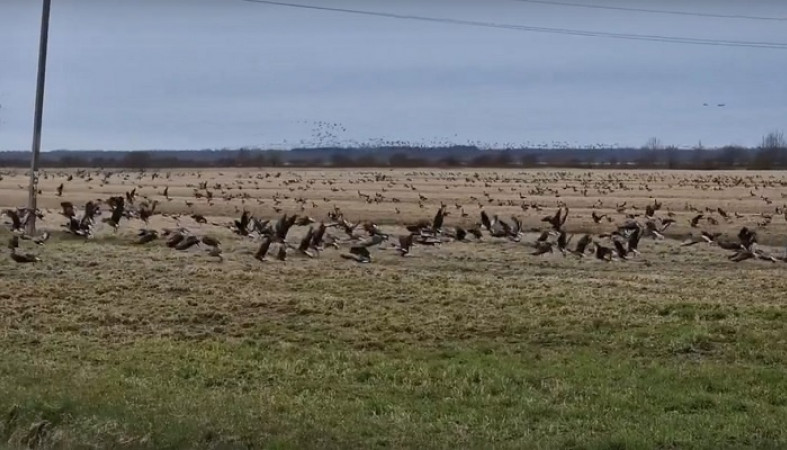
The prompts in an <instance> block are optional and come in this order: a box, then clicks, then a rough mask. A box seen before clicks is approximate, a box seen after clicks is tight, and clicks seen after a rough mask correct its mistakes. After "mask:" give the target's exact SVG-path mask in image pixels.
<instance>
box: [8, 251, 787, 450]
mask: <svg viewBox="0 0 787 450" xmlns="http://www.w3.org/2000/svg"><path fill="white" fill-rule="evenodd" d="M227 245H228V250H227V261H225V262H224V263H222V264H219V263H214V262H211V260H210V258H208V257H207V256H204V255H200V254H196V255H195V254H178V253H176V252H173V251H170V250H169V249H165V248H162V246H161V245H154V246H152V247H145V248H138V247H133V246H130V245H127V244H124V243H123V239H122V238H121V239H117V240H114V241H113V242H106V241H102V240H98V241H94V242H89V243H81V242H74V241H69V240H63V241H56V242H53V243H52V244H51V245H49V246H47V247H46V248H44V249H43V250H41V256H42V258H43V259H44V261H43V262H42V263H41V264H39V265H35V266H19V265H12V263H11V262H10V261H7V258H2V261H1V262H0V270H2V274H3V275H2V278H0V287H2V289H0V291H2V292H4V293H5V294H3V295H2V298H0V330H2V332H0V358H1V359H0V360H1V361H2V363H1V364H0V443H2V444H0V446H2V445H8V446H10V447H11V448H16V447H19V448H24V447H25V446H29V447H37V448H151V449H152V448H155V449H166V448H172V449H176V448H209V449H224V448H226V449H234V448H239V449H240V448H517V449H519V448H578V449H579V448H583V449H584V448H587V449H602V448H603V449H612V448H681V449H683V448H714V449H719V448H735V449H738V448H758V449H761V448H784V447H785V446H787V429H786V428H785V427H784V418H785V417H787V394H785V393H787V373H785V372H784V370H783V367H784V365H785V363H787V346H785V341H787V327H785V326H784V315H783V310H782V308H783V293H784V292H785V288H787V281H785V279H784V277H783V275H782V274H783V270H784V266H783V265H773V264H766V263H759V262H751V264H745V265H744V264H740V265H733V264H731V263H727V262H726V261H725V260H724V253H723V252H720V251H718V250H713V249H708V248H705V247H703V248H699V247H694V248H692V249H691V250H688V251H685V250H681V249H679V248H677V247H675V244H673V243H665V242H660V243H655V244H654V243H651V242H650V241H648V242H644V243H643V253H644V254H645V257H646V258H647V259H648V260H649V261H650V263H651V264H650V265H645V264H643V263H641V262H628V263H611V264H604V263H598V262H595V261H590V260H588V261H582V262H580V261H577V260H576V259H574V258H566V259H564V258H562V257H560V256H552V257H547V258H536V257H532V256H530V255H528V254H527V253H528V250H527V248H526V247H523V246H522V244H520V245H515V244H511V243H496V242H488V243H484V244H470V245H461V244H449V245H446V246H443V247H442V248H434V249H431V248H430V249H427V248H421V247H419V248H417V249H416V251H415V252H414V256H413V257H412V258H409V259H401V258H398V257H396V256H394V255H393V254H392V253H387V252H378V255H379V256H378V257H377V260H376V262H375V263H374V264H372V265H368V266H360V265H355V264H352V263H347V262H344V261H340V260H339V259H338V258H337V257H336V254H335V253H331V252H326V253H325V254H324V255H323V256H322V257H321V258H320V259H319V260H303V259H295V258H293V259H292V260H290V261H287V262H286V263H284V264H282V263H278V262H269V263H265V264H260V263H256V262H255V261H253V260H252V259H251V257H250V256H249V255H246V254H244V253H243V252H244V251H245V250H247V249H250V248H251V244H244V243H240V242H237V241H233V242H228V243H227ZM91 259H94V260H96V261H97V264H95V265H94V267H88V264H89V261H90V260H91ZM698 262H701V263H698Z"/></svg>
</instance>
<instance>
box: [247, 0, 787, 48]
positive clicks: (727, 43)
mask: <svg viewBox="0 0 787 450" xmlns="http://www.w3.org/2000/svg"><path fill="white" fill-rule="evenodd" d="M241 1H245V2H248V3H260V4H265V5H271V6H282V7H286V8H295V9H308V10H315V11H329V12H336V13H345V14H354V15H361V16H373V17H385V18H389V19H400V20H414V21H420V22H432V23H442V24H450V25H462V26H472V27H479V28H495V29H505V30H516V31H527V32H533V33H548V34H563V35H570V36H588V37H602V38H610V39H626V40H633V41H649V42H663V43H672V44H689V45H712V46H719V47H748V48H765V49H773V50H787V43H782V42H758V41H739V40H724V39H703V38H691V37H681V36H662V35H652V34H630V33H610V32H604V31H589V30H577V29H572V28H549V27H534V26H527V25H514V24H505V23H495V22H481V21H476V20H461V19H448V18H440V17H428V16H416V15H411V14H396V13H387V12H378V11H369V10H360V9H349V8H335V7H328V6H316V5H305V4H301V3H286V2H279V1H273V0H241Z"/></svg>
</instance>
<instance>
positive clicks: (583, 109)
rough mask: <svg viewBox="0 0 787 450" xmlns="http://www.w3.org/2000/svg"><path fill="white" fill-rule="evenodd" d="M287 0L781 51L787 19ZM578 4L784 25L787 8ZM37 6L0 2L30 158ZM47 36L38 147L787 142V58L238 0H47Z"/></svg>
mask: <svg viewBox="0 0 787 450" xmlns="http://www.w3.org/2000/svg"><path fill="white" fill-rule="evenodd" d="M283 1H289V0H283ZM293 2H295V3H308V4H314V5H325V6H336V7H342V8H358V9H365V10H373V11H384V12H392V13H401V14H413V15H422V16H432V17H445V18H452V19H462V20H476V21H488V22H497V23H506V24H517V25H532V26H541V27H559V28H575V29H582V30H594V31H607V32H616V33H637V34H659V35H669V36H685V37H701V38H710V39H728V40H730V39H734V40H746V41H770V42H782V43H787V21H781V22H779V21H764V20H757V21H755V20H737V19H736V20H733V19H720V18H709V17H691V16H674V15H661V14H649V13H637V12H629V11H611V10H595V9H585V8H575V7H566V6H555V5H544V4H535V3H528V2H517V1H514V0H476V1H459V0H429V1H428V2H427V1H425V0H422V1H415V0H399V1H383V0H320V1H318V0H293ZM577 2H579V3H585V4H595V5H625V6H627V7H642V8H650V9H674V10H682V11H695V12H711V13H719V14H746V15H757V16H768V17H784V18H787V2H785V1H783V0H757V1H756V2H754V1H743V0H717V1H701V0H697V1H692V2H686V1H679V0H671V1H667V0H662V1H645V0H630V1H625V2H623V1H619V0H605V1H603V2H602V1H590V0H574V3H577ZM40 3H41V2H40V1H39V0H0V105H2V107H0V149H27V148H29V145H30V135H31V130H32V116H33V103H34V96H35V70H36V52H37V46H38V27H39V20H40ZM50 39H51V41H50V53H49V65H48V79H47V92H46V94H47V95H46V107H45V118H44V138H43V146H44V148H45V149H56V148H71V149H138V148H167V149H184V148H221V147H239V146H265V147H267V146H276V147H284V146H286V147H289V146H296V145H301V144H314V143H318V142H317V141H318V140H317V139H316V136H315V135H314V133H313V131H312V128H313V125H312V123H313V122H316V121H328V122H338V123H341V124H342V125H343V126H344V127H345V128H346V131H345V132H342V131H339V130H335V131H336V135H337V139H338V141H339V142H343V143H347V142H351V141H360V142H366V141H369V140H372V139H391V140H393V139H400V140H405V141H410V142H423V143H430V142H432V141H435V140H438V141H440V142H443V141H451V142H455V143H466V142H468V141H480V142H482V143H488V144H494V143H498V144H501V145H502V144H505V143H512V144H525V143H532V144H538V143H544V142H546V143H550V142H553V141H560V142H568V143H570V144H594V143H605V144H614V143H619V144H622V145H636V146H639V145H642V144H644V143H645V141H646V140H647V139H648V138H649V137H651V136H659V137H660V138H661V139H662V140H663V141H664V142H665V143H667V144H676V145H682V146H690V145H694V144H696V143H697V142H698V141H700V140H701V141H702V142H703V144H705V145H708V146H711V145H724V144H728V143H734V144H744V145H752V144H756V143H757V142H758V141H759V138H760V136H761V135H763V134H765V133H767V132H769V131H771V130H774V129H782V130H786V131H787V82H785V79H786V78H785V76H786V75H785V74H787V50H767V49H757V48H728V47H710V46H694V45H679V44H667V43H653V42H634V41H627V40H613V39H607V38H596V37H577V36H563V35H555V34H540V33H530V32H523V31H513V30H498V29H485V28H474V27H467V26H456V25H448V24H437V23H423V22H414V21H404V20H394V19H388V18H376V17H363V16H354V15H347V14H339V13H333V12H325V11H308V10H298V9H289V8H283V7H277V6H270V5H262V4H253V3H248V2H244V1H240V0H188V1H186V0H180V1H176V0H135V1H130V0H101V1H98V0H53V10H52V23H51V29H50ZM703 103H708V104H710V105H711V106H708V107H704V106H703ZM717 103H725V104H726V106H725V107H723V108H720V107H716V106H715V105H716V104H717ZM285 142H286V144H285ZM322 143H325V144H327V143H331V142H330V141H323V142H322Z"/></svg>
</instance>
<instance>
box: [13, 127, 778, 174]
mask: <svg viewBox="0 0 787 450" xmlns="http://www.w3.org/2000/svg"><path fill="white" fill-rule="evenodd" d="M29 161H30V154H29V152H0V166H3V167H28V166H29V164H30V162H29ZM40 165H41V166H42V167H51V168H88V167H95V168H99V167H117V168H128V169H159V168H174V167H180V168H216V167H246V168H255V167H258V168H265V167H337V168H362V167H392V168H408V167H410V168H415V167H443V168H452V167H478V168H535V167H555V168H561V167H562V168H641V169H692V170H725V169H749V170H782V169H787V142H786V141H785V139H784V135H783V134H782V133H781V132H773V133H770V134H768V135H766V136H764V137H763V139H762V142H761V144H760V145H759V146H758V147H756V148H747V147H741V146H725V147H721V148H712V149H706V148H703V147H702V146H697V147H696V148H694V149H690V150H685V149H678V148H676V147H670V146H664V145H662V144H661V142H660V140H658V139H656V138H653V139H650V140H649V141H648V142H647V143H646V144H645V145H644V146H642V147H640V148H606V149H582V148H578V149H577V148H559V149H533V148H522V149H505V150H486V149H480V148H477V147H473V146H455V147H441V148H424V147H409V146H405V147H380V148H376V147H369V148H340V147H335V148H309V149H293V150H288V151H282V150H261V149H247V148H242V149H237V150H202V151H126V152H102V151H55V152H45V153H42V154H41V158H40Z"/></svg>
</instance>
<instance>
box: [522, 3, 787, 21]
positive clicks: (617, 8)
mask: <svg viewBox="0 0 787 450" xmlns="http://www.w3.org/2000/svg"><path fill="white" fill-rule="evenodd" d="M512 1H515V2H521V3H538V4H541V5H552V6H569V7H573V8H589V9H605V10H611V11H629V12H641V13H652V14H669V15H674V16H693V17H713V18H717V19H744V20H769V21H778V22H785V21H787V17H767V16H747V15H741V14H715V13H701V12H691V11H675V10H667V9H647V8H630V7H627V6H604V5H586V4H583V3H570V2H560V1H557V2H554V1H550V0H512Z"/></svg>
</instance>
